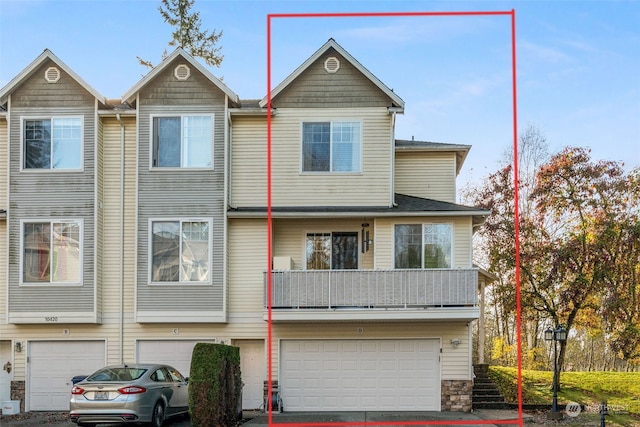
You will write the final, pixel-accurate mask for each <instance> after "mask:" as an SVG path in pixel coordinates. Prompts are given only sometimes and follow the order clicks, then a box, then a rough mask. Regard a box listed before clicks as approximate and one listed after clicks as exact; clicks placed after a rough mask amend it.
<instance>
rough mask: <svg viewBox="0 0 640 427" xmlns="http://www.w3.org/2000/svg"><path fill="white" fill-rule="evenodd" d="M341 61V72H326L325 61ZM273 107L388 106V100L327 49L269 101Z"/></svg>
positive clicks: (358, 72)
mask: <svg viewBox="0 0 640 427" xmlns="http://www.w3.org/2000/svg"><path fill="white" fill-rule="evenodd" d="M329 57H336V58H338V60H339V61H340V69H339V70H338V71H337V72H335V73H328V72H327V71H326V70H325V69H324V62H325V60H326V59H327V58H329ZM271 103H272V106H274V107H276V108H318V107H323V108H345V107H389V106H391V104H392V101H391V99H390V98H389V97H388V96H387V95H385V94H384V92H382V91H381V90H380V88H378V87H377V86H376V85H375V84H373V82H371V80H369V79H368V78H367V77H365V76H364V75H363V74H362V73H361V72H360V71H358V70H357V69H356V68H355V67H354V66H353V65H351V63H350V62H349V61H347V60H346V59H344V58H343V57H342V56H341V55H340V54H339V53H337V52H336V50H335V49H333V48H330V49H328V50H327V52H325V53H324V54H323V55H321V56H320V57H319V58H318V59H317V60H316V61H315V62H314V63H313V64H311V65H309V67H308V68H307V69H305V70H304V71H303V72H302V74H300V75H299V76H298V77H297V78H296V79H295V80H294V81H293V82H291V83H289V84H288V85H287V87H286V88H285V89H284V90H283V91H282V92H280V93H279V94H278V95H277V96H276V97H275V98H274V99H272V101H271Z"/></svg>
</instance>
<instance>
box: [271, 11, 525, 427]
mask: <svg viewBox="0 0 640 427" xmlns="http://www.w3.org/2000/svg"><path fill="white" fill-rule="evenodd" d="M495 15H509V16H511V80H512V94H513V98H512V102H513V180H514V226H515V232H514V234H515V236H514V238H515V264H516V269H515V281H516V330H517V335H516V336H517V355H518V357H517V359H518V368H517V370H518V381H517V384H518V419H514V420H479V421H474V420H451V421H427V420H425V421H406V422H402V421H400V422H398V421H392V422H353V423H350V422H334V423H325V422H323V423H274V422H273V409H272V407H271V404H270V399H269V404H268V405H267V404H266V402H265V410H266V411H267V415H268V417H267V418H268V425H269V427H303V426H306V427H320V426H336V427H343V426H385V425H463V424H465V425H470V424H471V425H485V424H513V423H514V422H517V423H518V425H519V426H520V427H522V426H523V418H522V415H523V413H522V361H521V359H522V357H521V356H522V345H521V315H520V310H521V305H520V238H519V235H520V232H519V231H520V228H519V210H518V179H517V178H518V120H517V118H518V114H517V91H516V89H517V81H516V12H515V9H512V10H511V11H459V12H370V13H369V12H364V13H274V14H268V15H267V112H268V113H267V352H268V355H267V371H268V372H267V393H268V394H267V396H271V395H272V392H273V384H272V375H273V355H272V338H273V334H272V313H271V309H272V307H271V292H272V277H271V272H272V268H271V256H272V253H273V252H272V250H273V248H272V241H271V237H272V236H271V233H272V212H271V185H272V182H271V114H269V112H270V111H271V20H272V19H278V18H355V17H394V16H395V17H400V16H495Z"/></svg>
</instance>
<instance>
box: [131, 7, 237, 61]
mask: <svg viewBox="0 0 640 427" xmlns="http://www.w3.org/2000/svg"><path fill="white" fill-rule="evenodd" d="M194 2H195V0H161V4H160V6H158V11H159V12H160V15H161V16H162V18H163V19H164V22H167V23H168V24H169V25H171V26H172V27H174V28H175V29H174V31H173V33H171V35H172V37H173V38H172V40H171V41H170V42H169V46H172V47H181V48H183V49H184V50H186V51H187V52H189V54H190V55H191V56H193V57H197V58H201V59H203V60H204V61H205V62H206V63H207V64H208V65H210V66H216V67H219V66H220V64H221V63H222V59H223V58H224V56H223V55H221V54H220V50H221V49H222V46H216V44H217V43H218V41H219V39H220V37H222V31H218V32H216V31H215V29H213V30H212V31H211V32H209V31H208V30H204V31H203V30H202V29H201V28H202V21H201V20H200V12H193V11H191V8H192V7H193V4H194ZM166 56H167V50H166V49H165V51H164V52H163V54H162V59H164V58H166ZM138 61H140V64H142V65H144V66H146V67H149V68H153V67H154V65H153V64H152V63H151V62H150V61H147V60H144V59H142V58H140V57H138Z"/></svg>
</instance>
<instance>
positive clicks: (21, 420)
mask: <svg viewBox="0 0 640 427" xmlns="http://www.w3.org/2000/svg"><path fill="white" fill-rule="evenodd" d="M517 417H518V414H517V412H515V411H477V412H473V413H465V412H389V411H385V412H370V411H367V412H364V411H362V412H283V413H274V414H273V422H274V423H285V424H289V423H291V424H298V425H300V424H308V423H314V426H315V427H320V426H322V425H323V423H326V425H328V426H330V425H332V424H335V423H341V425H343V426H344V425H345V423H346V425H349V424H358V425H361V424H362V423H367V422H371V423H385V427H392V426H393V425H394V424H392V423H394V422H398V425H400V423H403V422H404V423H407V422H410V423H412V424H413V423H416V422H419V421H425V422H429V421H434V422H437V423H438V424H437V425H438V426H446V425H451V426H456V427H472V426H476V427H477V426H479V425H482V426H495V424H480V423H478V422H482V420H509V419H517ZM465 420H466V421H469V424H467V423H464V421H465ZM446 421H454V422H455V424H441V423H443V422H446ZM268 424H269V418H268V415H267V414H265V413H261V412H245V422H244V423H243V424H242V427H268ZM0 425H2V427H31V426H50V427H77V426H76V425H75V424H74V423H72V422H71V421H69V420H68V413H67V412H28V413H22V414H19V415H9V416H2V417H0ZM414 425H416V424H414ZM417 425H419V424H417ZM424 425H429V424H426V423H425V424H424ZM517 425H518V423H514V424H500V426H517ZM100 426H101V427H107V426H113V427H115V426H122V424H101V425H100ZM163 427H191V422H190V420H189V418H188V417H178V418H175V419H171V420H169V421H167V422H166V423H165V424H164V426H163Z"/></svg>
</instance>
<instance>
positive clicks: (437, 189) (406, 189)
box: [395, 151, 456, 203]
mask: <svg viewBox="0 0 640 427" xmlns="http://www.w3.org/2000/svg"><path fill="white" fill-rule="evenodd" d="M455 162H456V156H455V153H434V152H420V151H414V152H396V160H395V167H396V170H395V187H396V189H395V192H396V193H399V194H406V195H408V196H415V197H422V198H425V199H434V200H442V201H444V202H450V203H455V202H456V185H455V183H456V175H455V173H456V163H455Z"/></svg>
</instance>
